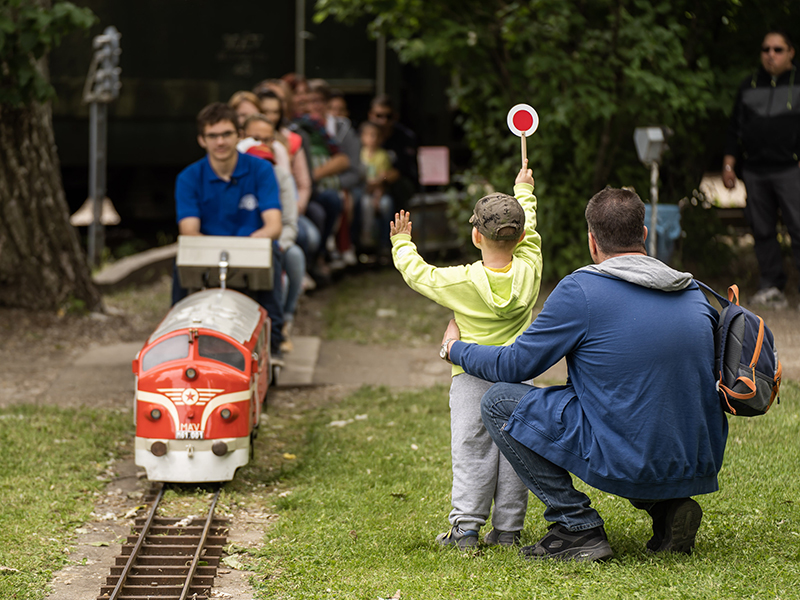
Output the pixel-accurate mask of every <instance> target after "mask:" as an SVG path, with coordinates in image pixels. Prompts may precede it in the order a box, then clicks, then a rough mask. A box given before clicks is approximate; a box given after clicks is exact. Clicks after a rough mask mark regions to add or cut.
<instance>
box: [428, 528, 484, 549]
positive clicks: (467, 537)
mask: <svg viewBox="0 0 800 600" xmlns="http://www.w3.org/2000/svg"><path fill="white" fill-rule="evenodd" d="M436 542H437V543H438V544H439V545H440V546H457V547H458V548H459V549H460V550H466V549H467V548H471V547H472V546H477V545H478V532H477V531H475V530H473V529H461V527H459V526H458V525H453V526H452V527H451V528H450V531H445V532H444V533H440V534H439V535H437V536H436Z"/></svg>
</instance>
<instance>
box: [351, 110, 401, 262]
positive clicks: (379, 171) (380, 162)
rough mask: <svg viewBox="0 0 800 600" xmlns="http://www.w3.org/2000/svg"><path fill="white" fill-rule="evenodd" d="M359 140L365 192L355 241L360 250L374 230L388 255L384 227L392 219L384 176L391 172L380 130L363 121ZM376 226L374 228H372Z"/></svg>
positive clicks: (369, 244) (373, 236) (371, 239)
mask: <svg viewBox="0 0 800 600" xmlns="http://www.w3.org/2000/svg"><path fill="white" fill-rule="evenodd" d="M359 134H360V136H361V164H363V165H364V170H365V172H366V173H365V175H366V189H365V191H364V195H363V196H362V198H361V206H360V207H359V208H360V214H359V215H358V219H357V222H360V224H361V231H360V232H358V233H359V234H360V235H359V236H358V238H360V239H359V241H360V242H361V244H362V245H364V246H372V245H373V243H374V238H375V235H374V231H375V229H377V230H378V240H380V246H382V247H383V246H384V244H387V246H386V247H385V248H386V254H387V255H388V253H389V248H388V243H389V235H388V234H389V230H388V228H387V226H386V224H388V223H389V221H391V219H392V213H393V212H394V205H393V202H392V199H391V197H390V196H388V195H387V194H386V185H387V184H386V174H387V173H388V172H389V170H390V169H391V168H392V161H391V159H390V158H389V153H388V152H386V150H384V149H383V148H381V128H380V126H379V125H376V124H375V123H372V122H370V121H364V122H363V123H362V124H361V127H360V129H359ZM376 223H377V227H376Z"/></svg>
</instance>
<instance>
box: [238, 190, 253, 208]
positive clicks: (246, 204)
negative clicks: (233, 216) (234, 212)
mask: <svg viewBox="0 0 800 600" xmlns="http://www.w3.org/2000/svg"><path fill="white" fill-rule="evenodd" d="M257 208H258V198H256V197H255V196H254V195H253V194H246V195H245V196H242V199H241V200H239V210H256V209H257Z"/></svg>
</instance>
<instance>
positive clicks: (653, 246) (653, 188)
mask: <svg viewBox="0 0 800 600" xmlns="http://www.w3.org/2000/svg"><path fill="white" fill-rule="evenodd" d="M650 208H651V210H650V231H649V232H648V236H647V237H648V239H649V240H650V256H652V257H653V258H658V256H657V253H658V244H657V237H658V234H657V233H656V224H657V223H658V162H657V161H655V160H654V161H653V162H651V163H650Z"/></svg>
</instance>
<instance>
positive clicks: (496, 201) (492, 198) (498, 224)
mask: <svg viewBox="0 0 800 600" xmlns="http://www.w3.org/2000/svg"><path fill="white" fill-rule="evenodd" d="M469 222H470V223H472V224H473V225H474V226H475V227H476V228H477V229H478V231H479V232H480V233H481V235H485V236H486V237H487V238H489V239H490V240H516V239H519V236H521V235H522V232H523V230H524V229H525V211H524V210H522V206H520V204H519V202H517V199H516V198H514V196H509V195H508V194H499V193H497V194H489V195H488V196H484V197H483V198H481V199H480V200H478V202H476V203H475V210H474V211H473V214H472V216H471V217H470V219H469ZM506 228H509V229H508V231H504V232H503V234H502V235H501V234H500V233H499V232H500V231H501V230H503V229H506Z"/></svg>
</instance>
